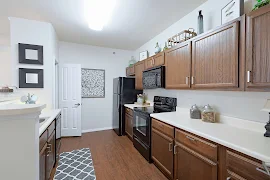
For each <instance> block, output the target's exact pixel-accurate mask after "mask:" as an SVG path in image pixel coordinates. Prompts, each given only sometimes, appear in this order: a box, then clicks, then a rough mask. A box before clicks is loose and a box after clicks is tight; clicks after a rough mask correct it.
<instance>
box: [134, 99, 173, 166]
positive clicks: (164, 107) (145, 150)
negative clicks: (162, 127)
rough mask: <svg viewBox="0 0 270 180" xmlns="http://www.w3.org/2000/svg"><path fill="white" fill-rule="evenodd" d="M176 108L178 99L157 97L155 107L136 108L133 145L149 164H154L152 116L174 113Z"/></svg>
mask: <svg viewBox="0 0 270 180" xmlns="http://www.w3.org/2000/svg"><path fill="white" fill-rule="evenodd" d="M176 106H177V99H176V98H170V97H161V96H155V97H154V106H153V107H143V108H134V116H133V145H134V147H135V148H136V149H137V150H138V151H139V152H140V153H141V155H142V156H143V157H144V158H145V159H146V160H147V161H148V162H152V160H151V126H152V121H151V117H150V114H154V113H163V112H173V111H176Z"/></svg>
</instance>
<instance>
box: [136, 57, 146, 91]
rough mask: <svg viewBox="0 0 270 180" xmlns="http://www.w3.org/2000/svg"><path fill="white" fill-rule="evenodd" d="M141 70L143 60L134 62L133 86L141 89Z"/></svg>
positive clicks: (142, 68) (142, 69)
mask: <svg viewBox="0 0 270 180" xmlns="http://www.w3.org/2000/svg"><path fill="white" fill-rule="evenodd" d="M143 71H144V61H140V62H138V63H136V64H135V88H136V89H137V90H142V89H143Z"/></svg>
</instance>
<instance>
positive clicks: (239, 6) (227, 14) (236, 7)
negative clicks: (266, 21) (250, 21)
mask: <svg viewBox="0 0 270 180" xmlns="http://www.w3.org/2000/svg"><path fill="white" fill-rule="evenodd" d="M243 14H244V0H232V1H230V2H229V3H228V4H227V5H226V6H225V7H223V8H222V9H221V24H225V23H227V22H230V21H232V20H234V19H236V18H238V17H240V16H242V15H243Z"/></svg>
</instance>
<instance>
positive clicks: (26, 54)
mask: <svg viewBox="0 0 270 180" xmlns="http://www.w3.org/2000/svg"><path fill="white" fill-rule="evenodd" d="M19 63H21V64H40V65H43V46H39V45H31V44H22V43H19Z"/></svg>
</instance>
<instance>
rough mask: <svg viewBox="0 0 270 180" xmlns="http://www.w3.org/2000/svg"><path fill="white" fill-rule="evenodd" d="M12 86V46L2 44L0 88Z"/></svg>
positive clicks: (0, 47)
mask: <svg viewBox="0 0 270 180" xmlns="http://www.w3.org/2000/svg"><path fill="white" fill-rule="evenodd" d="M6 85H8V86H11V54H10V46H8V45H1V44H0V87H1V86H6Z"/></svg>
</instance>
